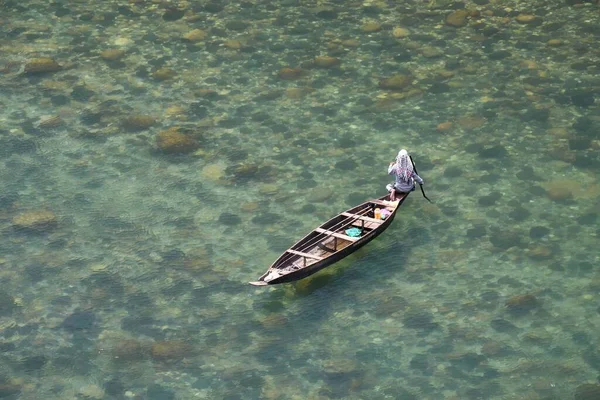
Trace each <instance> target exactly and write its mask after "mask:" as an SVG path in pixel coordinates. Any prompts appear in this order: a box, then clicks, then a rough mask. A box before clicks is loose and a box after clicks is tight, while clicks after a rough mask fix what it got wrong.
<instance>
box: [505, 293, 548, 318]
mask: <svg viewBox="0 0 600 400" xmlns="http://www.w3.org/2000/svg"><path fill="white" fill-rule="evenodd" d="M504 305H505V306H506V309H507V310H508V312H510V313H511V314H526V313H528V312H529V311H531V310H533V309H535V308H538V307H539V305H540V303H539V301H538V299H537V298H536V297H535V296H534V295H532V294H519V295H516V296H512V297H510V298H509V299H508V300H506V303H504Z"/></svg>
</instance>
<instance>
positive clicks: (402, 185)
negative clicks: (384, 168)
mask: <svg viewBox="0 0 600 400" xmlns="http://www.w3.org/2000/svg"><path fill="white" fill-rule="evenodd" d="M388 175H394V176H395V177H396V180H395V182H394V183H393V184H392V183H390V184H389V185H387V186H386V189H387V190H388V192H390V200H391V201H394V200H396V192H398V193H408V192H411V191H413V190H415V181H417V182H418V183H420V184H421V185H422V184H424V183H425V182H424V181H423V179H422V178H421V177H420V176H419V175H417V174H416V172H415V169H414V166H413V163H412V161H411V159H410V157H409V155H408V152H407V151H406V150H404V149H402V150H400V152H398V155H397V156H396V161H393V162H391V163H390V165H389V166H388Z"/></svg>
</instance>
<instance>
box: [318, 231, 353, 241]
mask: <svg viewBox="0 0 600 400" xmlns="http://www.w3.org/2000/svg"><path fill="white" fill-rule="evenodd" d="M315 231H316V232H319V233H324V234H326V235H329V236H334V237H336V238H339V239H344V240H347V241H349V242H356V241H357V240H358V239H360V238H358V237H352V236H348V235H344V234H342V233H337V232H333V231H328V230H327V229H323V228H316V229H315Z"/></svg>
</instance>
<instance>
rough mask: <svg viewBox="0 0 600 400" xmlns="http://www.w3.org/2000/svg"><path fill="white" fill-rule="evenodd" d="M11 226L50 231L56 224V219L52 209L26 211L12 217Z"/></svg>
mask: <svg viewBox="0 0 600 400" xmlns="http://www.w3.org/2000/svg"><path fill="white" fill-rule="evenodd" d="M12 223H13V227H15V228H16V229H23V230H29V231H36V232H45V231H50V230H52V229H54V228H55V227H56V225H57V224H58V219H57V218H56V215H54V213H53V212H52V211H48V210H34V211H26V212H24V213H21V214H19V215H17V216H16V217H14V218H13V220H12Z"/></svg>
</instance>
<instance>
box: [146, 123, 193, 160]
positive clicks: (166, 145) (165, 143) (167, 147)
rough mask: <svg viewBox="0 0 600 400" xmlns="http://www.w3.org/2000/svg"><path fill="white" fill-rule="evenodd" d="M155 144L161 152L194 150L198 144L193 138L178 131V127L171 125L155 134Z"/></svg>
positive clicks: (179, 152) (170, 152) (176, 152)
mask: <svg viewBox="0 0 600 400" xmlns="http://www.w3.org/2000/svg"><path fill="white" fill-rule="evenodd" d="M156 146H157V147H158V149H159V150H161V151H162V152H163V153H168V154H184V153H191V152H193V151H196V150H197V149H198V148H199V147H200V145H199V144H198V142H197V141H196V140H195V139H194V138H191V137H189V136H188V135H185V134H183V133H180V132H179V128H178V127H172V128H169V129H167V130H166V131H162V132H160V133H159V134H158V135H157V136H156Z"/></svg>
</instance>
